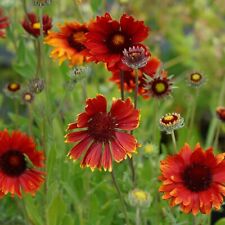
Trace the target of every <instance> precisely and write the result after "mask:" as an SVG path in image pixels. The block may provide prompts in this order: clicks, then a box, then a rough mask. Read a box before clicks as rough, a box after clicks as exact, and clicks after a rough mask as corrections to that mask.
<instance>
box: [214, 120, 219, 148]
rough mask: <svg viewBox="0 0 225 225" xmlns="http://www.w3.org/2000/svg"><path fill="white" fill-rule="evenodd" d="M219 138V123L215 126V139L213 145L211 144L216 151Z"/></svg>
mask: <svg viewBox="0 0 225 225" xmlns="http://www.w3.org/2000/svg"><path fill="white" fill-rule="evenodd" d="M219 136H220V123H218V125H217V129H216V134H215V139H214V143H213V146H214V148H215V149H217V147H218V141H219Z"/></svg>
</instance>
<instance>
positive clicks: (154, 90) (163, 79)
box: [144, 72, 173, 99]
mask: <svg viewBox="0 0 225 225" xmlns="http://www.w3.org/2000/svg"><path fill="white" fill-rule="evenodd" d="M172 85H173V82H172V79H171V77H167V75H166V73H165V72H164V73H163V72H160V73H157V74H156V75H155V76H154V77H150V76H146V85H145V87H144V89H145V90H146V95H148V96H151V97H154V98H158V99H161V98H165V97H166V96H168V95H169V94H170V93H171V91H172Z"/></svg>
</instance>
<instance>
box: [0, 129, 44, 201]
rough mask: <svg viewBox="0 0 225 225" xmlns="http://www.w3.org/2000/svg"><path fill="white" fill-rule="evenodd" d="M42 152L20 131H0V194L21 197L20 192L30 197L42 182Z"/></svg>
mask: <svg viewBox="0 0 225 225" xmlns="http://www.w3.org/2000/svg"><path fill="white" fill-rule="evenodd" d="M43 161H44V156H43V152H41V151H37V150H36V145H35V143H34V141H33V139H32V138H30V137H29V136H27V135H26V134H24V133H21V132H20V131H13V132H12V133H11V135H10V134H9V133H8V131H7V130H4V131H0V192H2V193H3V194H4V195H6V194H7V193H11V195H12V196H14V195H18V196H19V197H20V198H21V197H22V193H21V192H22V191H24V192H29V193H31V194H32V195H34V194H35V193H36V191H37V190H38V189H39V188H40V186H41V184H42V183H43V182H44V173H43V172H42V171H40V170H37V169H36V168H35V167H43Z"/></svg>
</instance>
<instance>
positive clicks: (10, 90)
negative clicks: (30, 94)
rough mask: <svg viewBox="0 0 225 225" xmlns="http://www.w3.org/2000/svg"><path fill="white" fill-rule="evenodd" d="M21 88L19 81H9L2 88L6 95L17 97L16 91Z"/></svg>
mask: <svg viewBox="0 0 225 225" xmlns="http://www.w3.org/2000/svg"><path fill="white" fill-rule="evenodd" d="M20 90H21V85H20V83H17V82H11V83H8V84H6V86H5V88H4V90H3V91H4V93H5V94H6V95H7V96H8V97H13V98H14V97H18V95H17V94H18V92H19V91H20Z"/></svg>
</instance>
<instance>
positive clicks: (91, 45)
mask: <svg viewBox="0 0 225 225" xmlns="http://www.w3.org/2000/svg"><path fill="white" fill-rule="evenodd" d="M148 32H149V29H148V27H146V26H145V25H144V22H143V21H136V20H134V18H133V17H132V16H128V15H126V14H124V15H122V16H121V18H120V21H116V20H113V19H112V17H111V16H110V14H109V13H106V14H105V15H104V16H100V17H99V16H98V17H97V19H96V20H95V21H94V22H92V23H91V24H90V26H89V32H88V34H87V35H86V37H87V40H86V42H85V45H86V47H87V48H88V50H89V53H90V55H91V56H90V60H91V61H95V62H105V63H107V67H108V69H109V70H111V68H112V67H117V68H118V69H120V70H125V69H126V70H129V68H128V67H127V66H126V65H124V64H123V62H122V57H123V50H124V49H129V47H132V46H134V45H136V44H139V43H140V42H142V41H144V40H145V39H146V38H147V37H148Z"/></svg>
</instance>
